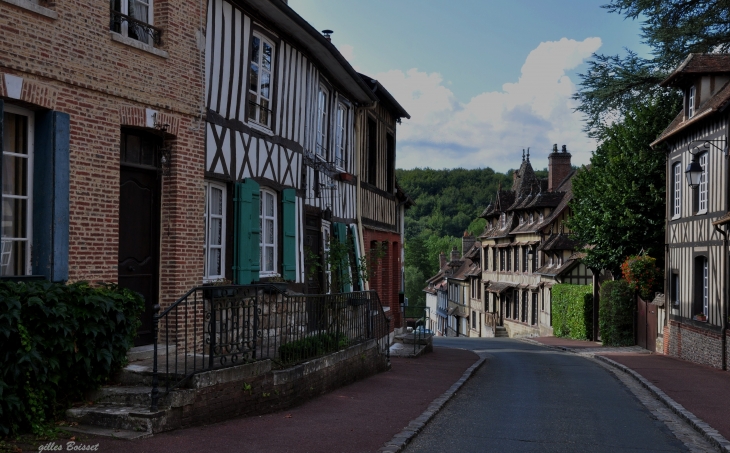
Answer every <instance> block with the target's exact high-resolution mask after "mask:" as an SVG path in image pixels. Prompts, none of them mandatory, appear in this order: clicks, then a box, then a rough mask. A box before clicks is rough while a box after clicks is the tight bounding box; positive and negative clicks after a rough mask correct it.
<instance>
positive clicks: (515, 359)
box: [405, 337, 688, 453]
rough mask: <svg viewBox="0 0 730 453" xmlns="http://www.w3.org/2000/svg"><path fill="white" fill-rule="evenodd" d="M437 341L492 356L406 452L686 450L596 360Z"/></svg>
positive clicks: (518, 345) (490, 342) (516, 346)
mask: <svg viewBox="0 0 730 453" xmlns="http://www.w3.org/2000/svg"><path fill="white" fill-rule="evenodd" d="M434 345H437V346H448V347H456V348H463V349H470V350H473V351H475V352H477V353H478V354H479V355H481V356H482V357H486V359H487V360H486V362H485V364H484V365H483V366H482V367H481V368H480V369H479V370H478V371H477V372H476V373H475V374H474V375H473V376H472V378H471V379H470V380H469V381H468V382H467V383H466V384H465V385H464V386H463V387H462V388H461V390H459V392H458V393H457V394H456V395H455V396H454V398H453V399H452V400H451V401H450V402H449V403H448V404H447V405H446V406H445V407H444V408H443V409H442V411H441V412H439V413H438V414H437V415H436V416H435V417H434V419H433V420H431V422H430V423H429V424H428V425H427V426H426V428H425V429H424V430H423V431H422V432H421V433H420V434H419V435H418V436H417V437H416V438H415V439H413V441H412V442H411V443H410V444H409V445H408V447H407V448H406V450H405V451H406V452H409V453H414V452H459V453H466V452H480V453H482V452H580V453H585V452H611V453H616V452H668V451H671V452H677V451H688V449H687V448H686V447H685V445H684V444H683V443H681V442H680V441H679V440H677V438H676V437H675V436H674V435H673V434H672V433H671V431H670V430H669V429H668V428H667V427H666V425H665V424H664V423H662V422H661V421H659V420H657V419H656V418H655V417H654V416H653V415H652V414H651V413H650V412H649V411H648V410H647V409H646V408H645V406H643V405H642V404H641V403H640V402H639V401H638V400H637V398H636V397H635V396H634V395H633V394H632V393H631V392H630V391H629V390H628V389H626V387H624V386H623V385H622V384H621V383H620V382H619V381H618V380H617V379H616V378H615V377H614V376H613V375H612V374H611V373H609V372H608V371H606V370H605V369H604V368H602V367H601V366H600V365H598V364H596V363H595V362H593V361H591V360H587V359H585V358H582V357H578V356H576V355H573V354H570V353H563V352H557V351H553V350H550V349H547V348H542V347H539V346H533V345H531V344H528V343H524V342H521V341H519V340H514V339H507V338H482V339H477V338H442V337H438V338H434ZM424 378H425V379H428V376H424Z"/></svg>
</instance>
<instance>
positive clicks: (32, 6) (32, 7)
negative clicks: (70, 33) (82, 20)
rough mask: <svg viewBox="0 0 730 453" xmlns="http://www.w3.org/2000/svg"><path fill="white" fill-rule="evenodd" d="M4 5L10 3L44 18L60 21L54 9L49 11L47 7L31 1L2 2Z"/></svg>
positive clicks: (3, 0) (2, 0)
mask: <svg viewBox="0 0 730 453" xmlns="http://www.w3.org/2000/svg"><path fill="white" fill-rule="evenodd" d="M0 1H1V2H4V3H10V4H11V5H15V6H17V7H18V8H22V9H24V10H27V11H30V12H32V13H36V14H39V15H41V16H43V17H47V18H49V19H53V20H56V19H58V13H57V12H55V11H53V10H52V9H48V8H46V7H43V6H41V5H39V4H38V3H34V2H32V1H30V0H0Z"/></svg>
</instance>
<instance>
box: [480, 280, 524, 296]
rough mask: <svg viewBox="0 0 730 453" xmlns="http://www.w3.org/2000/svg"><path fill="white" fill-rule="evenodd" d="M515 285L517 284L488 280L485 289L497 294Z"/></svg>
mask: <svg viewBox="0 0 730 453" xmlns="http://www.w3.org/2000/svg"><path fill="white" fill-rule="evenodd" d="M515 286H517V284H516V283H512V282H490V283H489V286H487V291H489V292H490V293H497V294H499V293H502V292H504V291H505V290H506V289H509V288H514V287H515Z"/></svg>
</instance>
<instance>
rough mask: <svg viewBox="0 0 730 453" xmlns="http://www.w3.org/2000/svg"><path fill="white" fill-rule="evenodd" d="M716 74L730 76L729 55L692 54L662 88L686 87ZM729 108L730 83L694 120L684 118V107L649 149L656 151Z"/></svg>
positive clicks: (705, 105) (699, 108) (707, 103)
mask: <svg viewBox="0 0 730 453" xmlns="http://www.w3.org/2000/svg"><path fill="white" fill-rule="evenodd" d="M717 73H728V74H730V55H727V54H690V55H689V56H688V57H687V58H686V59H685V60H684V62H683V63H682V64H681V65H679V67H678V68H677V69H675V70H674V72H672V74H671V75H670V76H669V77H667V78H666V79H665V80H664V81H663V82H662V83H661V86H663V87H678V88H684V87H686V86H687V85H688V84H690V83H691V81H693V80H695V79H696V78H697V76H698V75H701V74H717ZM728 105H730V82H727V83H726V84H725V85H724V86H722V87H721V88H720V89H719V90H718V91H717V93H715V95H714V96H712V97H711V98H710V99H708V100H707V101H705V102H704V103H703V104H701V105H700V106H699V107H698V108H697V110H696V111H695V113H694V115H692V118H685V116H684V108H683V109H681V110H680V111H679V113H678V114H677V116H676V117H675V118H674V120H672V122H671V123H670V124H669V126H667V128H666V129H664V131H663V132H662V133H661V134H659V137H657V139H656V140H654V141H653V142H652V143H651V144H650V146H651V147H652V148H653V147H655V146H657V145H659V144H660V143H662V142H663V141H665V140H667V139H668V138H670V137H672V136H674V135H675V134H677V133H679V132H680V131H683V130H685V129H686V128H688V127H689V126H692V125H695V124H697V123H699V122H701V121H703V120H705V119H706V118H708V117H710V116H712V115H714V114H716V113H719V112H723V111H725V109H726V108H727V107H728Z"/></svg>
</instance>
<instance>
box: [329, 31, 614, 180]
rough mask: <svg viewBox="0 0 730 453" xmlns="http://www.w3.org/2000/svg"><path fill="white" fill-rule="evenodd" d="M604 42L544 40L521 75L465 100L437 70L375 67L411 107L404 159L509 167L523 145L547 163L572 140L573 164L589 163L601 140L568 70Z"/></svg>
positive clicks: (537, 162)
mask: <svg viewBox="0 0 730 453" xmlns="http://www.w3.org/2000/svg"><path fill="white" fill-rule="evenodd" d="M600 46H601V39H600V38H587V39H585V40H584V41H575V40H572V39H567V38H563V39H561V40H560V41H551V42H543V43H540V45H539V46H537V48H536V49H534V50H533V51H532V52H530V54H529V55H528V56H527V59H526V60H525V63H524V65H523V66H522V73H521V75H520V78H519V80H518V81H517V82H515V83H505V84H504V85H503V86H502V90H501V91H494V92H485V93H481V94H479V95H477V96H475V97H473V98H472V99H471V100H469V102H466V103H463V102H460V101H459V100H458V99H456V97H455V96H454V94H453V92H452V91H451V90H450V89H449V88H448V85H449V83H448V82H444V80H443V78H442V76H441V74H438V73H430V74H428V73H425V72H422V71H419V70H418V69H416V68H414V69H410V70H408V71H406V72H403V71H400V70H393V71H388V72H385V73H380V74H377V75H376V76H375V77H376V78H377V79H378V80H379V81H380V82H381V83H382V84H383V85H384V86H385V87H386V88H387V89H388V91H390V92H391V94H393V96H394V97H395V98H396V99H397V100H398V102H399V103H400V104H401V105H402V106H403V107H404V108H405V109H406V110H407V111H408V112H409V113H410V115H411V119H410V120H404V121H403V124H402V125H401V126H399V128H398V167H399V168H413V167H425V166H429V167H432V168H454V167H466V168H474V167H486V166H488V167H492V168H494V169H495V170H499V171H505V170H507V169H509V168H515V167H517V166H518V165H519V163H520V158H521V150H522V149H523V148H527V147H528V146H529V147H531V157H532V159H531V161H532V162H533V166H534V167H535V168H536V169H541V168H543V167H546V166H547V154H548V153H549V152H550V149H551V148H552V144H553V143H558V144H559V145H563V144H565V145H567V146H568V150H569V151H570V152H571V153H572V154H573V164H575V165H580V164H585V163H588V160H589V159H590V152H591V151H592V150H594V149H595V141H593V140H591V139H589V138H587V137H586V136H585V134H584V133H583V132H582V127H583V123H582V121H581V120H582V118H581V115H580V114H578V113H576V112H574V109H575V107H576V103H575V101H573V100H572V99H571V96H572V94H573V93H574V92H575V91H576V86H575V84H574V83H573V81H572V80H570V78H569V77H568V76H567V75H566V71H569V70H571V69H575V68H576V67H577V66H578V65H580V64H581V63H582V62H583V61H584V60H585V59H587V58H588V57H590V56H591V54H592V53H593V52H595V51H596V50H598V48H599V47H600ZM343 47H344V46H343ZM351 50H352V49H349V50H348V51H351ZM341 52H342V49H341ZM343 55H345V53H344V52H343ZM348 60H349V59H348Z"/></svg>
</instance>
